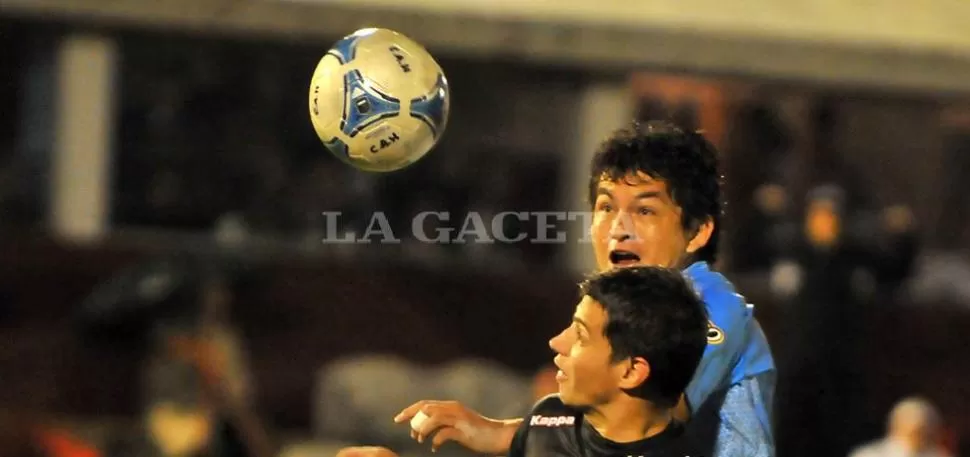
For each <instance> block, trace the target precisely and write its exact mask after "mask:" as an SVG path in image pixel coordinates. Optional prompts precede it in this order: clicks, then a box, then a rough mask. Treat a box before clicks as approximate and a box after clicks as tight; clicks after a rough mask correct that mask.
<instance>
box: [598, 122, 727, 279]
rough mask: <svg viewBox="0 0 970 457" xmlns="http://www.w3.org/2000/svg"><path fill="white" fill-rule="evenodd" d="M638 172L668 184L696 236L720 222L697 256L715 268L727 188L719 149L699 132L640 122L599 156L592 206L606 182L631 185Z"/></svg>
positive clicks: (617, 134) (687, 226)
mask: <svg viewBox="0 0 970 457" xmlns="http://www.w3.org/2000/svg"><path fill="white" fill-rule="evenodd" d="M638 173H644V174H646V175H648V176H650V177H651V178H653V179H660V180H663V181H664V182H666V183H667V189H668V191H669V192H670V196H671V198H673V200H674V202H675V203H676V204H677V205H678V206H680V208H681V210H682V211H683V217H682V219H681V225H682V226H683V227H684V230H686V231H694V230H697V228H698V227H699V226H700V225H701V224H703V223H704V222H706V221H707V220H712V221H713V222H714V231H713V233H711V239H710V240H709V241H708V242H707V244H706V245H705V246H704V247H702V248H700V249H698V250H697V252H696V253H694V257H695V259H696V260H703V261H705V262H709V263H714V262H715V261H716V260H717V249H718V241H719V234H720V228H721V213H722V211H723V203H722V201H721V183H722V181H723V176H721V174H720V172H719V163H718V154H717V149H716V148H715V147H714V145H713V144H711V143H710V142H709V141H707V139H706V138H704V136H703V135H701V134H700V133H696V132H689V131H685V130H682V129H680V128H678V127H677V126H675V125H674V124H672V123H669V122H662V121H652V122H648V123H640V122H634V123H633V124H632V125H630V126H629V127H627V128H624V129H620V130H618V131H617V132H615V133H614V134H613V135H612V136H610V137H609V138H608V139H607V140H606V141H604V142H603V144H602V145H601V146H600V148H599V149H598V150H597V151H596V154H595V155H594V156H593V159H592V162H591V163H590V174H589V195H588V197H589V204H590V206H593V205H595V204H596V191H597V188H598V186H599V183H600V182H601V181H602V180H603V179H608V180H610V181H619V180H624V179H625V180H629V179H630V178H632V177H634V176H636V175H637V174H638Z"/></svg>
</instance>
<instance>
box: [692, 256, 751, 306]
mask: <svg viewBox="0 0 970 457" xmlns="http://www.w3.org/2000/svg"><path fill="white" fill-rule="evenodd" d="M684 274H685V275H686V276H687V278H688V279H689V280H690V281H691V283H692V284H693V286H694V290H696V291H697V293H698V294H699V295H700V296H701V299H702V300H704V304H705V306H707V308H708V311H727V310H730V311H736V312H745V310H746V308H747V307H748V306H749V305H748V304H747V300H746V299H745V298H744V296H743V295H741V294H740V293H738V291H737V289H736V288H735V287H734V284H732V283H731V281H729V280H728V279H727V278H726V277H724V275H722V274H721V273H718V272H717V271H714V270H713V269H711V266H710V265H709V264H708V263H707V262H696V263H694V264H692V265H691V266H689V267H687V269H686V270H684Z"/></svg>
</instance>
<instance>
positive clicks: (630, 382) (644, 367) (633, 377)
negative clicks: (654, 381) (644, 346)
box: [619, 357, 650, 389]
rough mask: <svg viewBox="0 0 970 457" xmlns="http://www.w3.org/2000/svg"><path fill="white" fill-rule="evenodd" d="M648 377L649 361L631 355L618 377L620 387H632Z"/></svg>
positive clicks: (637, 385)
mask: <svg viewBox="0 0 970 457" xmlns="http://www.w3.org/2000/svg"><path fill="white" fill-rule="evenodd" d="M649 377H650V363H649V362H647V359H645V358H643V357H631V358H630V360H629V363H628V364H627V365H626V371H625V372H624V373H623V376H621V377H620V386H619V387H620V388H621V389H634V388H636V387H639V386H640V384H643V383H644V382H645V381H646V380H647V378H649Z"/></svg>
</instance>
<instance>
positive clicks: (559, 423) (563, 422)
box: [529, 414, 576, 427]
mask: <svg viewBox="0 0 970 457" xmlns="http://www.w3.org/2000/svg"><path fill="white" fill-rule="evenodd" d="M575 424H576V418H575V417H574V416H540V415H538V414H536V415H534V416H532V420H530V421H529V426H531V427H563V426H566V427H568V426H571V425H575Z"/></svg>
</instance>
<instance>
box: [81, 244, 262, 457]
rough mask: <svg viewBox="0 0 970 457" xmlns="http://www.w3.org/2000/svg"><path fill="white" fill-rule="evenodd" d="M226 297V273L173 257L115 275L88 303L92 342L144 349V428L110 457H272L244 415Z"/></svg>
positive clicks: (119, 442)
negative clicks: (140, 345) (140, 342)
mask: <svg viewBox="0 0 970 457" xmlns="http://www.w3.org/2000/svg"><path fill="white" fill-rule="evenodd" d="M232 288H233V281H232V280H231V275H230V273H229V272H228V271H226V269H225V268H223V266H222V265H219V264H218V263H215V262H208V261H199V260H197V259H192V258H188V257H173V258H169V259H159V260H156V261H154V262H150V263H149V264H147V265H144V266H140V267H138V268H134V269H131V270H129V271H127V272H125V273H123V274H121V275H119V276H118V277H117V278H116V279H114V280H113V281H111V282H109V283H107V284H105V285H104V286H103V287H101V288H99V289H98V290H97V291H96V292H95V293H94V294H93V295H92V297H90V298H89V300H88V301H87V302H86V303H85V304H84V306H83V308H84V316H83V317H84V322H85V328H86V329H87V330H88V332H89V334H90V335H91V336H96V337H99V338H100V339H102V340H106V342H108V343H109V344H119V343H129V342H132V341H137V340H143V342H144V343H147V344H145V346H146V348H147V350H146V355H145V367H146V368H145V370H144V379H143V381H144V389H143V391H144V393H145V397H144V403H143V404H144V415H143V423H142V424H141V427H138V429H137V430H135V431H134V433H132V434H124V435H123V436H119V437H118V438H117V439H116V440H114V442H113V443H111V444H110V445H109V446H108V447H107V449H106V450H105V456H106V457H136V456H137V457H155V456H157V457H170V456H171V457H202V456H210V457H270V456H271V455H274V450H273V449H272V447H271V445H270V443H269V440H268V439H267V437H266V435H265V431H264V430H263V428H262V426H261V424H260V421H259V420H258V419H257V418H256V416H255V415H254V414H253V413H252V412H251V411H250V405H249V397H250V394H249V390H250V384H249V381H248V371H247V369H246V367H245V365H246V363H245V357H244V355H243V353H242V350H241V348H240V342H239V339H238V338H237V337H236V335H235V331H234V330H233V328H232V326H231V325H230V324H229V319H228V307H229V305H230V302H231V300H232ZM119 327H123V331H119Z"/></svg>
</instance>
